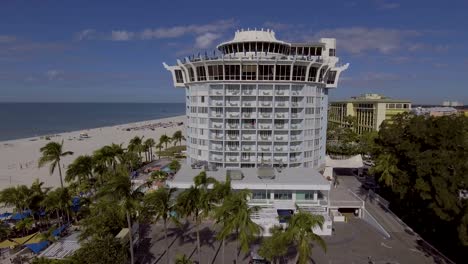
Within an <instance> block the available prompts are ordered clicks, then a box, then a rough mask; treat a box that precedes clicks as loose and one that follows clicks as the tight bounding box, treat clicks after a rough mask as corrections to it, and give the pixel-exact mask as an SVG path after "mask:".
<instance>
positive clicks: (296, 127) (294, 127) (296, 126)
mask: <svg viewBox="0 0 468 264" xmlns="http://www.w3.org/2000/svg"><path fill="white" fill-rule="evenodd" d="M301 128H302V126H300V125H291V129H301Z"/></svg>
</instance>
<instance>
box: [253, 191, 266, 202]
mask: <svg viewBox="0 0 468 264" xmlns="http://www.w3.org/2000/svg"><path fill="white" fill-rule="evenodd" d="M269 194H270V193H269V192H267V191H253V192H252V199H258V200H265V199H269V198H270V195H269Z"/></svg>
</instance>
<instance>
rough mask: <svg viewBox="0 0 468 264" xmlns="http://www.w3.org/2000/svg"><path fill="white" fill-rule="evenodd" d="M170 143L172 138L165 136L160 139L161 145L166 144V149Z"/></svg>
mask: <svg viewBox="0 0 468 264" xmlns="http://www.w3.org/2000/svg"><path fill="white" fill-rule="evenodd" d="M170 142H171V138H170V137H168V136H167V135H165V134H164V135H162V136H161V137H160V138H159V143H160V144H164V148H165V149H167V144H169V143H170Z"/></svg>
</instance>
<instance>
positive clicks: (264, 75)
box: [258, 65, 274, 80]
mask: <svg viewBox="0 0 468 264" xmlns="http://www.w3.org/2000/svg"><path fill="white" fill-rule="evenodd" d="M273 69H274V65H258V79H259V80H273Z"/></svg>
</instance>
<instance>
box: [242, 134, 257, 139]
mask: <svg viewBox="0 0 468 264" xmlns="http://www.w3.org/2000/svg"><path fill="white" fill-rule="evenodd" d="M242 139H243V140H255V136H253V135H248V136H247V135H243V136H242Z"/></svg>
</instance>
